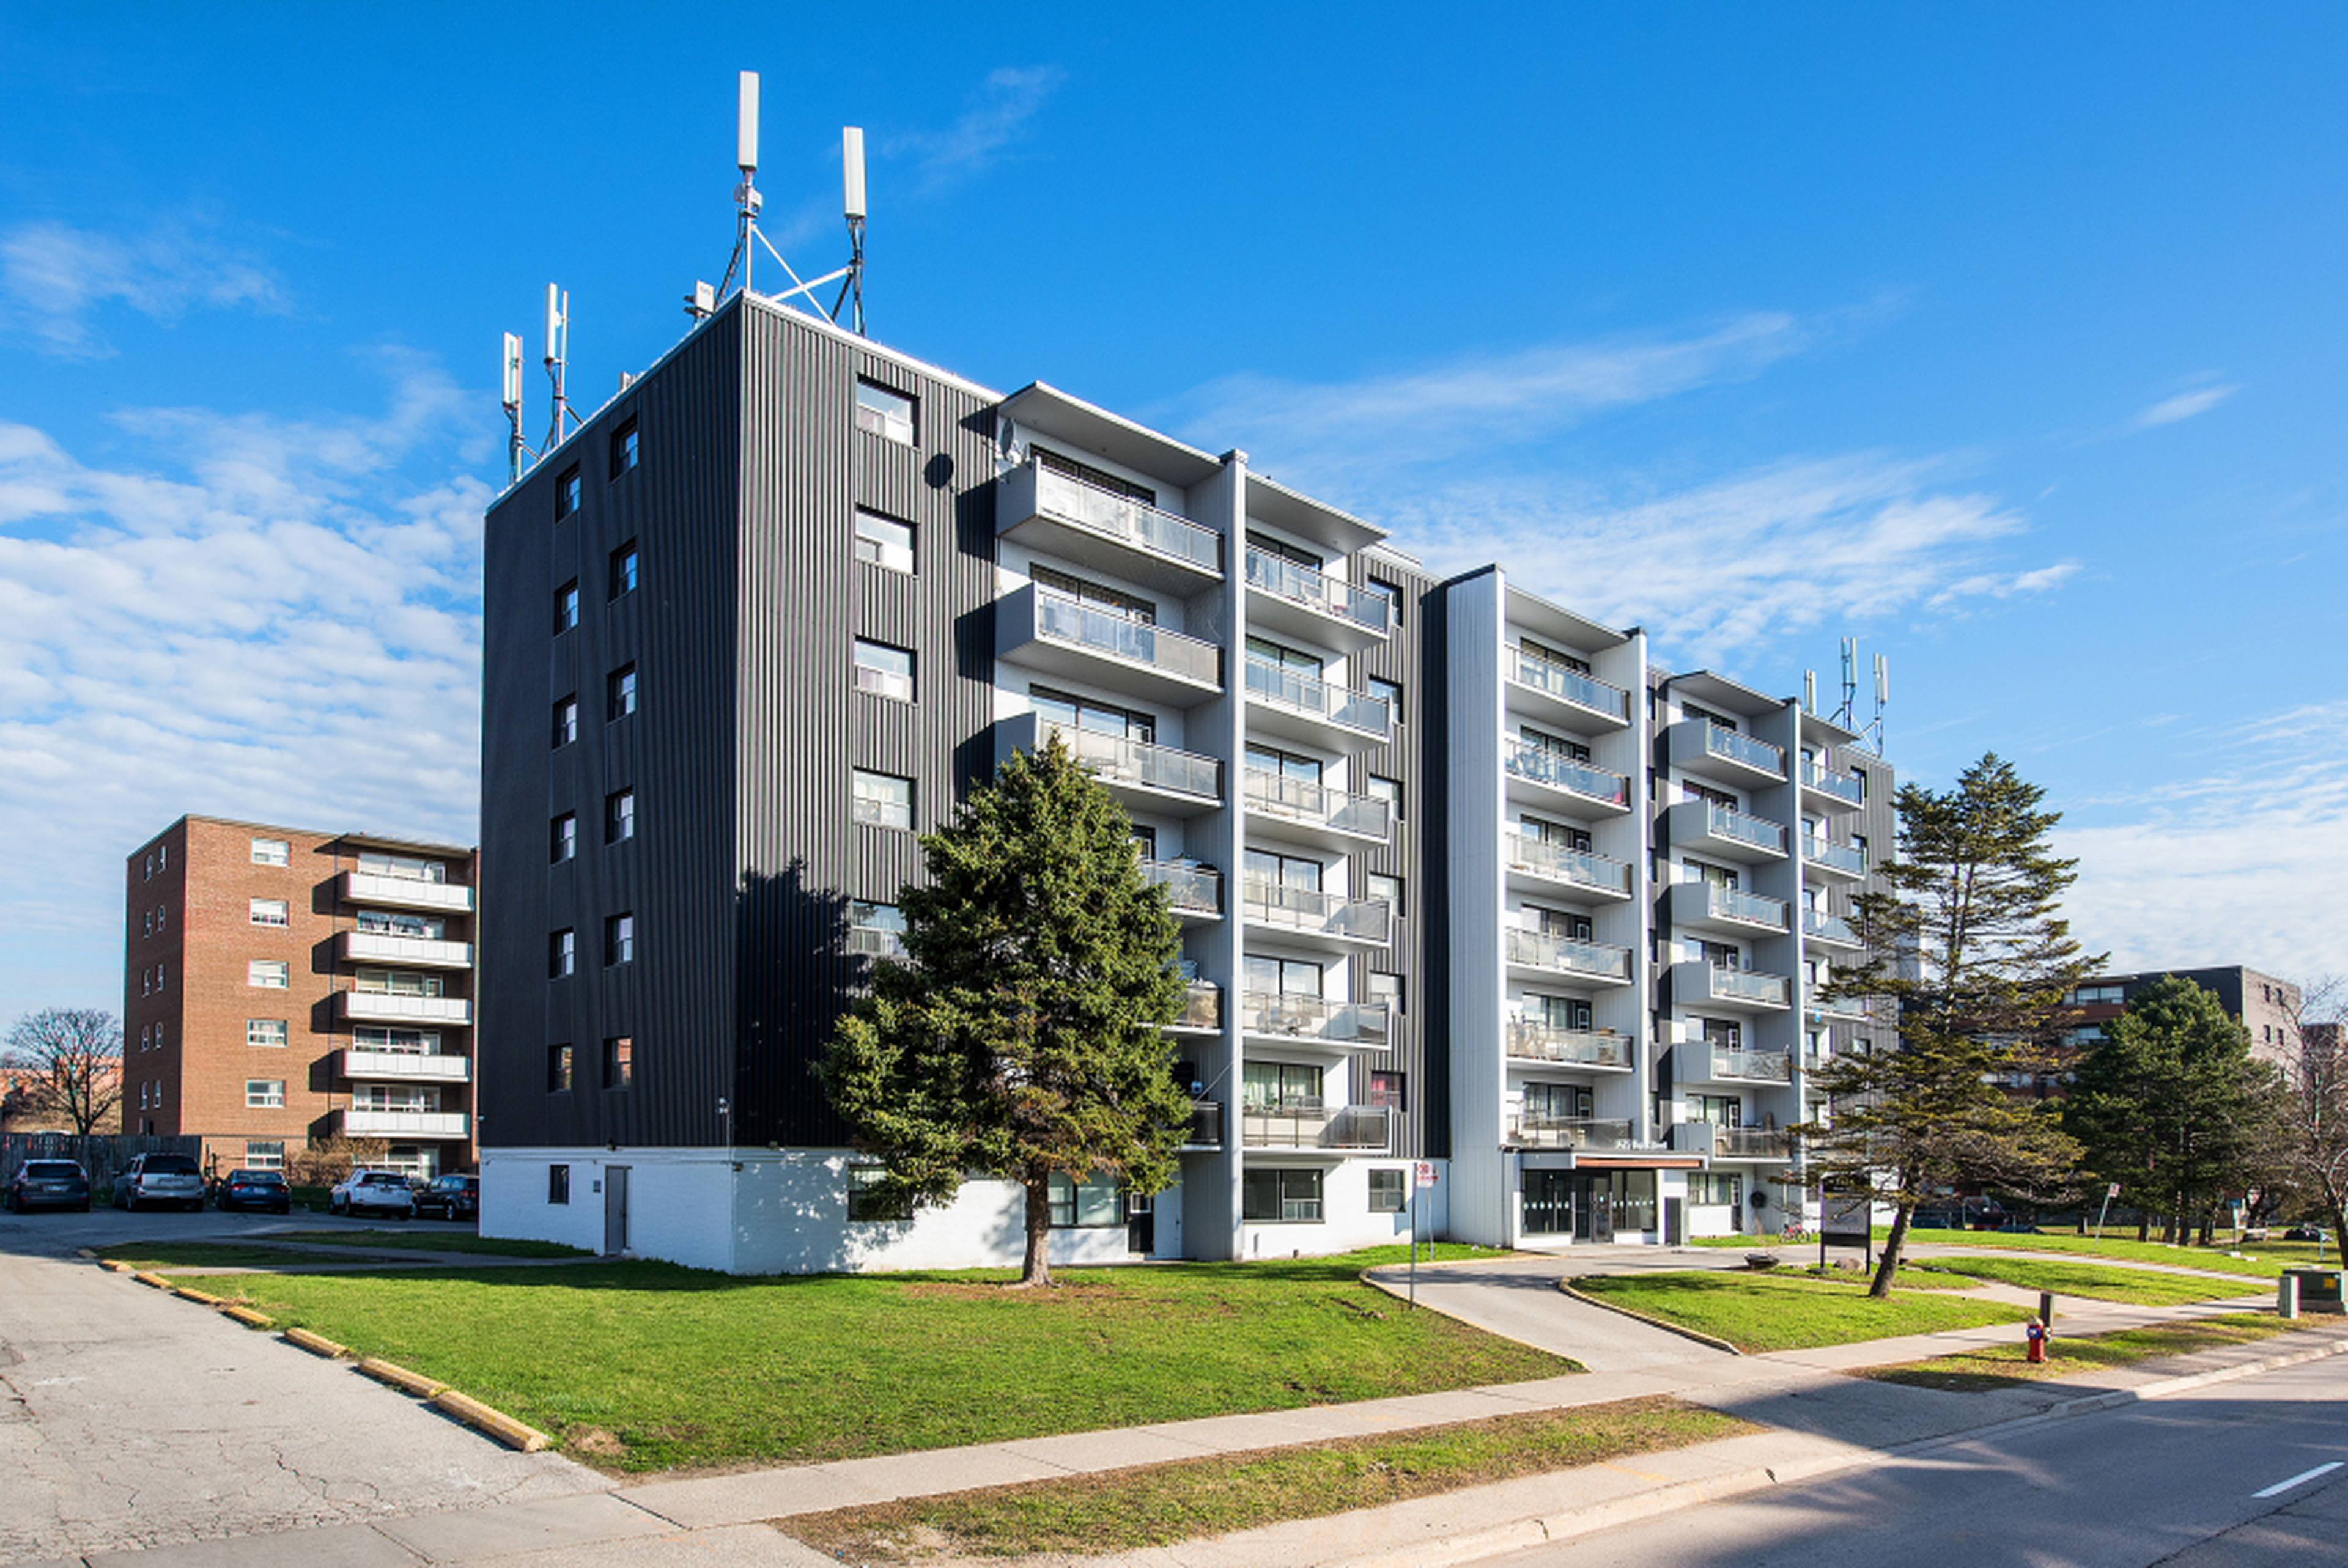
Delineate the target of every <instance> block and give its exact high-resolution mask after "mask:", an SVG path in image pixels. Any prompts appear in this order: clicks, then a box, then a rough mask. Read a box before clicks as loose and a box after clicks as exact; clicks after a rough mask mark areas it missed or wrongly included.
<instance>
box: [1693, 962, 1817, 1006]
mask: <svg viewBox="0 0 2348 1568" xmlns="http://www.w3.org/2000/svg"><path fill="white" fill-rule="evenodd" d="M1793 997H1794V982H1793V981H1791V980H1789V979H1787V978H1786V977H1785V976H1783V975H1771V974H1765V973H1763V972H1762V971H1761V970H1759V969H1732V968H1729V967H1728V966H1726V965H1725V964H1715V963H1712V962H1710V961H1708V960H1706V959H1704V958H1690V959H1685V960H1683V961H1682V962H1680V963H1676V964H1673V966H1672V999H1673V1001H1674V1002H1676V1003H1677V1004H1678V1005H1680V1006H1681V1007H1692V1006H1704V1005H1709V1006H1713V1007H1726V1008H1737V1009H1743V1010H1746V1011H1757V1012H1779V1011H1782V1010H1784V1009H1787V1008H1788V1007H1791V1006H1792V1005H1793Z"/></svg>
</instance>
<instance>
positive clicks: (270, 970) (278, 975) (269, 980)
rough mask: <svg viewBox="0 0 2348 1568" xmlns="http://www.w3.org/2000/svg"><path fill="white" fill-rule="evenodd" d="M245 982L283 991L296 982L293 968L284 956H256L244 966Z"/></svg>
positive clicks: (269, 989)
mask: <svg viewBox="0 0 2348 1568" xmlns="http://www.w3.org/2000/svg"><path fill="white" fill-rule="evenodd" d="M244 983H245V984H246V985H248V986H258V987H260V988H261V989H263V990H266V991H282V990H285V989H289V988H291V987H292V985H293V968H292V967H291V966H290V965H288V964H287V963H286V962H285V960H284V959H283V958H255V959H253V960H252V962H251V963H249V964H247V965H245V967H244Z"/></svg>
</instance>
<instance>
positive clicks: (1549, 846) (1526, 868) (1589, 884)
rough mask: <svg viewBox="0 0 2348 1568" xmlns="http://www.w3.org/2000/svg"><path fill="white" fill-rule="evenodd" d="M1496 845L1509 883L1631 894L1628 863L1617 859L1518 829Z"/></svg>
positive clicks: (1608, 894) (1620, 895)
mask: <svg viewBox="0 0 2348 1568" xmlns="http://www.w3.org/2000/svg"><path fill="white" fill-rule="evenodd" d="M1500 849H1501V853H1502V855H1503V856H1504V857H1505V858H1506V860H1507V862H1508V867H1509V880H1510V881H1511V882H1512V883H1519V884H1521V883H1524V882H1527V881H1529V882H1533V883H1537V884H1541V885H1544V886H1551V887H1571V888H1575V889H1577V890H1578V891H1581V892H1583V893H1595V894H1598V895H1600V896H1601V897H1608V898H1627V897H1630V896H1631V867H1630V866H1627V865H1625V864H1624V863H1623V862H1622V861H1620V860H1614V859H1611V858H1609V857H1608V856H1603V855H1593V854H1591V852H1590V851H1589V850H1586V849H1570V848H1568V847H1566V846H1565V845H1562V844H1553V843H1551V842H1550V841H1549V840H1548V839H1545V838H1535V837H1532V836H1531V835H1529V834H1522V833H1507V834H1503V835H1501V837H1500Z"/></svg>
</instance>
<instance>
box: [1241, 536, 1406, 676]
mask: <svg viewBox="0 0 2348 1568" xmlns="http://www.w3.org/2000/svg"><path fill="white" fill-rule="evenodd" d="M1247 584H1248V610H1247V620H1248V625H1249V627H1250V628H1251V629H1254V630H1267V631H1272V632H1274V633H1284V634H1286V635H1288V636H1291V637H1295V638H1300V639H1302V640H1303V641H1306V642H1310V643H1313V644H1314V645H1316V646H1318V647H1322V648H1334V649H1336V650H1337V651H1340V652H1343V653H1358V652H1360V651H1362V650H1363V649H1365V648H1369V647H1374V646H1375V645H1376V644H1378V643H1381V642H1384V641H1385V640H1386V636H1387V632H1388V630H1389V628H1388V625H1387V619H1388V617H1387V604H1386V597H1385V595H1384V594H1382V593H1376V592H1374V591H1372V590H1371V589H1366V588H1355V587H1354V585H1353V584H1351V583H1349V582H1346V581H1345V580H1344V579H1342V578H1334V577H1331V576H1330V575H1329V574H1328V573H1326V572H1323V571H1315V570H1314V569H1313V568H1311V567H1309V566H1304V565H1303V564H1301V563H1299V562H1296V561H1292V560H1287V559H1283V558H1282V557H1280V556H1276V555H1273V554H1272V552H1271V551H1269V550H1260V549H1254V548H1251V549H1249V551H1248V553H1247Z"/></svg>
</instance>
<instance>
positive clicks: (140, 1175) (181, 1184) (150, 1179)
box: [114, 1154, 204, 1212]
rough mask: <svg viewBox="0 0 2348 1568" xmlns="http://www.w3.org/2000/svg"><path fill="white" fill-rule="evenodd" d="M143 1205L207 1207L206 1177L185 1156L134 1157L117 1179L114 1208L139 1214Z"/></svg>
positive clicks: (144, 1155)
mask: <svg viewBox="0 0 2348 1568" xmlns="http://www.w3.org/2000/svg"><path fill="white" fill-rule="evenodd" d="M140 1204H178V1205H179V1206H180V1207H181V1208H183V1209H201V1208H202V1207H203V1206H204V1178H203V1174H202V1173H201V1172H199V1171H198V1170H197V1169H196V1162H195V1161H194V1160H193V1159H192V1158H191V1157H190V1156H189V1155H186V1154H134V1155H132V1156H131V1159H130V1163H129V1165H127V1166H125V1167H124V1168H123V1172H122V1173H121V1174H120V1175H118V1176H117V1177H115V1178H114V1206H115V1207H116V1208H118V1209H129V1210H131V1211H134V1212H135V1211H136V1210H137V1209H138V1208H139V1205H140Z"/></svg>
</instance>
